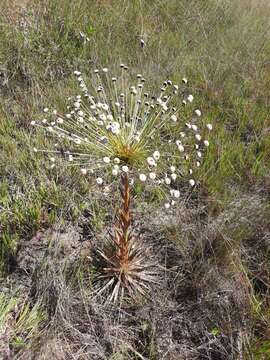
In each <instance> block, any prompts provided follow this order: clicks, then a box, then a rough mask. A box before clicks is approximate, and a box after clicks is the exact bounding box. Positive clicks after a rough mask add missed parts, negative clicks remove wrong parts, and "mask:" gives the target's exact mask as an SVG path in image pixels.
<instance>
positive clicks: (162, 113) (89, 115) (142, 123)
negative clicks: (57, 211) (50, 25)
mask: <svg viewBox="0 0 270 360" xmlns="http://www.w3.org/2000/svg"><path fill="white" fill-rule="evenodd" d="M74 75H75V76H76V77H77V80H78V83H79V87H80V89H81V94H80V95H77V96H74V97H70V98H69V99H68V100H69V105H68V106H67V110H68V111H67V112H66V113H65V114H60V113H58V111H57V110H55V109H49V108H44V118H43V119H42V120H41V121H35V120H33V121H31V125H34V126H38V127H41V128H43V129H45V130H46V132H47V134H51V135H52V136H55V137H56V138H58V143H56V144H55V146H54V148H53V149H52V150H38V149H34V151H35V152H38V151H42V152H45V153H47V154H48V156H49V160H50V163H51V167H52V168H53V167H55V166H56V163H57V158H58V157H61V158H64V159H65V160H66V161H67V165H68V166H79V167H80V169H81V173H82V174H83V175H87V174H90V175H91V176H93V177H94V178H95V183H96V184H97V186H99V187H101V188H102V189H103V192H104V194H105V195H107V194H109V193H110V191H111V189H112V186H113V184H115V183H117V182H118V181H117V178H118V177H119V176H121V174H123V173H125V174H128V176H129V179H130V183H131V184H133V183H134V182H136V181H138V182H140V183H144V184H146V185H149V186H150V185H151V186H164V187H168V188H169V191H168V192H167V194H168V201H167V202H166V203H165V207H166V208H169V207H170V206H171V205H174V204H175V201H176V200H177V199H179V198H180V197H181V196H180V195H181V192H180V190H179V189H180V188H181V187H183V181H184V180H187V183H188V184H189V185H190V186H191V187H194V186H195V184H196V182H195V180H194V179H193V172H194V169H196V167H199V166H200V165H201V162H202V158H203V154H204V151H205V149H206V148H207V147H208V146H209V140H208V134H209V131H211V130H212V124H210V123H208V124H205V125H204V122H202V121H201V117H202V112H201V110H200V109H198V108H196V107H195V108H193V107H192V105H191V104H192V103H194V102H195V99H194V96H193V95H192V94H190V93H189V92H188V89H187V84H188V81H187V79H186V78H183V79H182V86H179V85H177V84H174V83H173V82H172V81H171V80H166V81H164V83H163V84H162V86H161V88H160V90H159V93H158V94H157V95H152V94H150V93H149V92H147V91H145V90H144V88H145V83H146V80H145V78H144V77H143V76H142V75H141V74H137V76H136V78H137V79H136V82H135V84H133V85H131V84H130V79H131V77H130V74H129V70H128V67H127V66H126V65H125V64H121V65H120V75H119V76H115V75H114V74H111V73H110V71H109V69H108V68H103V69H101V70H99V69H96V70H94V72H93V77H92V78H91V82H90V89H89V88H88V85H87V83H86V82H85V81H84V79H83V77H82V74H81V72H80V71H77V70H76V71H74ZM186 119H189V121H187V120H186Z"/></svg>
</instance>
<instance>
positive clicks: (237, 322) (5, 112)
mask: <svg viewBox="0 0 270 360" xmlns="http://www.w3.org/2000/svg"><path fill="white" fill-rule="evenodd" d="M82 33H83V34H85V36H86V37H88V38H89V41H87V40H86V38H85V37H84V36H82ZM141 39H143V40H144V42H145V46H144V47H143V48H142V47H141V43H140V40H141ZM269 39H270V4H269V1H267V0H265V1H264V0H260V1H259V0H157V1H154V0H134V1H128V0H99V1H90V0H77V1H68V0H57V1H55V0H41V1H40V0H21V1H19V0H18V1H15V0H14V1H12V0H2V1H1V4H0V96H1V98H0V269H1V275H0V281H1V283H0V284H1V285H0V286H1V295H0V359H52V358H53V359H71V358H72V359H98V360H99V359H110V360H112V359H114V360H116V359H117V360H120V359H121V360H126V359H148V360H160V359H167V360H174V359H175V360H180V359H270V326H269V321H270V278H269V275H270V222H269V219H270V217H269V215H270V205H269V204H270V203H269V199H270V167H269V164H270V115H269V107H270V40H269ZM120 62H125V63H128V64H129V66H130V68H132V69H133V70H134V71H137V72H140V73H143V75H144V76H145V77H147V78H148V79H149V81H150V84H151V87H153V88H155V87H156V86H158V84H160V82H162V81H163V80H164V79H167V78H170V79H172V80H173V81H175V82H180V81H181V78H182V77H183V76H186V77H187V78H188V79H189V80H190V83H191V87H192V90H193V93H194V95H196V104H198V106H200V107H201V108H202V109H203V113H204V121H207V122H211V123H213V125H214V130H213V133H212V136H211V143H212V145H211V147H210V150H209V151H208V154H207V158H206V159H205V161H204V165H203V167H202V168H201V170H200V174H199V177H200V181H201V183H202V186H201V188H200V189H199V190H198V192H197V193H196V194H195V196H194V198H193V199H192V201H191V202H190V204H188V205H187V204H186V205H185V204H181V205H179V208H178V209H177V211H175V213H172V214H170V215H166V216H165V217H164V216H163V215H162V214H159V212H158V210H157V208H156V206H155V203H153V204H149V205H148V206H147V207H145V206H143V205H144V204H143V203H140V202H139V201H138V202H137V203H136V208H135V209H134V212H135V213H137V212H138V213H140V218H143V219H145V222H143V221H142V220H140V226H141V227H142V228H143V231H144V234H145V237H146V238H149V241H151V242H153V243H154V244H155V248H156V256H157V258H158V259H159V262H160V266H161V268H162V269H163V273H162V274H163V275H162V279H161V280H160V284H159V289H158V290H157V289H156V290H155V291H156V295H155V296H153V297H152V300H149V301H143V300H141V301H140V302H139V303H138V304H131V305H130V306H129V307H127V308H125V309H120V308H117V307H111V308H110V307H105V306H104V305H101V304H100V303H98V301H96V300H95V299H92V297H91V296H90V295H89V294H91V277H92V270H91V267H90V266H89V264H88V262H87V259H88V258H89V248H91V246H94V245H93V244H95V243H97V242H99V241H102V238H103V236H104V228H105V226H106V224H109V223H110V221H111V219H112V214H110V212H108V211H106V209H105V208H104V206H102V205H100V201H99V199H97V198H96V196H95V194H93V193H91V189H89V187H88V184H87V180H86V179H85V178H83V177H82V176H81V175H80V173H79V172H76V171H66V169H64V168H63V169H61V168H60V169H58V171H57V172H56V173H55V172H52V171H51V170H50V168H49V166H48V165H47V164H46V162H45V161H44V159H43V158H42V157H37V156H34V154H33V152H32V149H33V147H35V146H36V147H45V143H46V139H45V138H44V137H43V136H42V134H40V133H38V132H35V131H34V130H33V129H32V128H31V127H30V125H29V124H30V121H31V120H33V119H37V118H40V116H41V114H42V109H43V108H44V107H45V106H55V107H56V108H63V107H64V106H65V101H66V98H67V97H68V96H69V95H70V94H74V93H76V92H77V91H78V90H77V84H76V81H75V80H74V76H73V71H74V69H80V71H82V72H83V73H85V74H86V75H87V74H89V73H90V72H91V70H93V68H95V67H99V66H107V67H108V68H113V69H115V68H117V67H118V65H119V63H120ZM156 219H158V220H156ZM159 220H160V221H159Z"/></svg>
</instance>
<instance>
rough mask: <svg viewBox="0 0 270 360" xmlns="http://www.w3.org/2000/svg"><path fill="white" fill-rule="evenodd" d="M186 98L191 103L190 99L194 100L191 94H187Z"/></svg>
mask: <svg viewBox="0 0 270 360" xmlns="http://www.w3.org/2000/svg"><path fill="white" fill-rule="evenodd" d="M187 100H188V101H189V102H190V103H192V101H193V100H194V96H193V95H188V97H187Z"/></svg>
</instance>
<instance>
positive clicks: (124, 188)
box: [115, 174, 131, 265]
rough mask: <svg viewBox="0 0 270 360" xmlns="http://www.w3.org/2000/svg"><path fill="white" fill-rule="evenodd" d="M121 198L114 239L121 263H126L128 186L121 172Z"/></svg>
mask: <svg viewBox="0 0 270 360" xmlns="http://www.w3.org/2000/svg"><path fill="white" fill-rule="evenodd" d="M120 191H121V200H122V204H121V207H120V209H119V213H118V216H117V224H116V226H115V240H116V243H117V244H118V248H119V259H120V260H121V263H122V265H125V264H127V263H128V252H129V240H130V231H129V227H130V222H131V213H130V187H129V183H128V176H127V174H123V175H122V178H121V189H120Z"/></svg>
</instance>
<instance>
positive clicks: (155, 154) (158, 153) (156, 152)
mask: <svg viewBox="0 0 270 360" xmlns="http://www.w3.org/2000/svg"><path fill="white" fill-rule="evenodd" d="M153 158H154V159H155V160H156V161H157V160H159V159H160V152H159V151H158V150H155V151H154V152H153Z"/></svg>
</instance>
